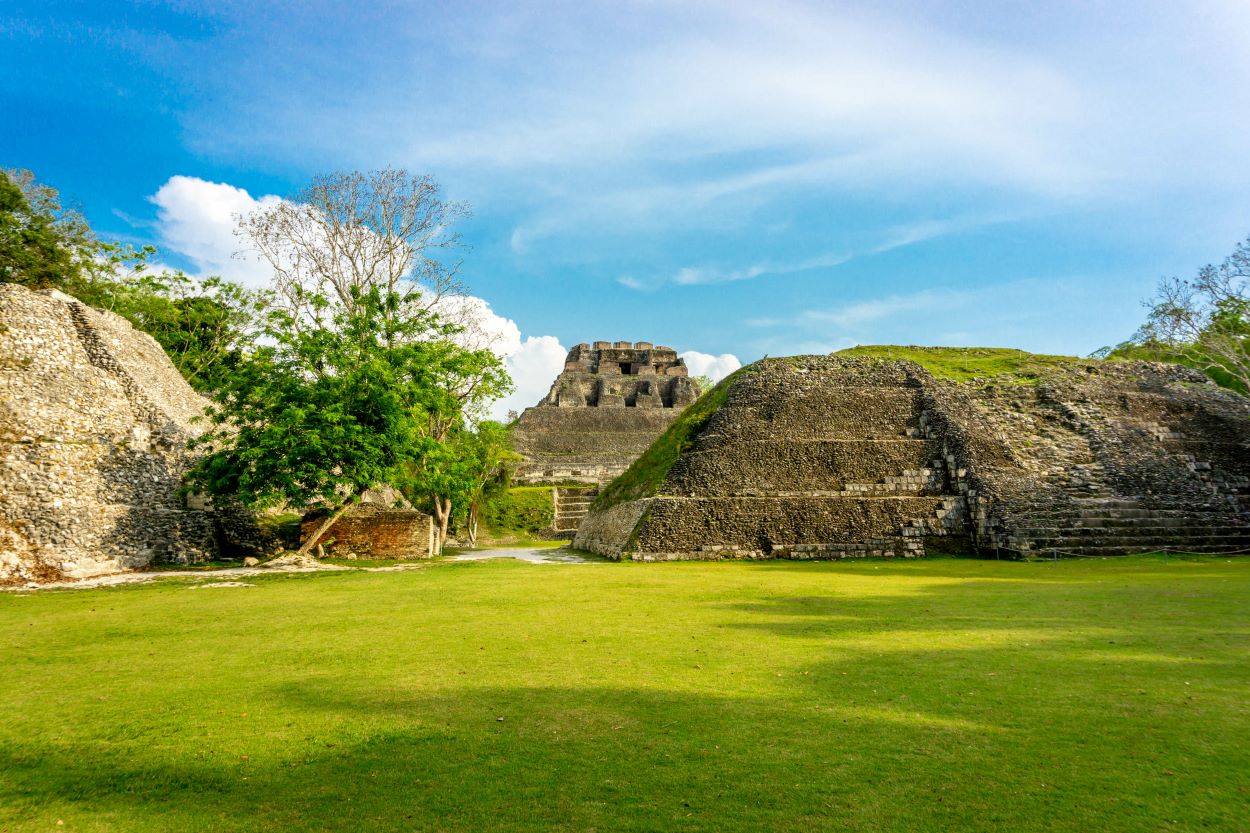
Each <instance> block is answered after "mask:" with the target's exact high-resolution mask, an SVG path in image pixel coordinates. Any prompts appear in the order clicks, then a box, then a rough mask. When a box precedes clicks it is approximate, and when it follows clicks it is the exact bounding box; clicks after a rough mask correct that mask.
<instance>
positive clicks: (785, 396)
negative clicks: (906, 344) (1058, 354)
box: [575, 356, 1250, 560]
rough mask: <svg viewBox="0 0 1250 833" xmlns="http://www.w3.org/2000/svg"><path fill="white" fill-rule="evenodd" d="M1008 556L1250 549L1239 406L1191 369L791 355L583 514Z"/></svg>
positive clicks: (699, 541)
mask: <svg viewBox="0 0 1250 833" xmlns="http://www.w3.org/2000/svg"><path fill="white" fill-rule="evenodd" d="M952 538H954V539H956V540H955V541H949V540H948V542H947V543H946V544H945V545H944V546H945V547H952V548H959V549H963V548H966V547H972V548H975V549H979V550H980V551H982V552H985V553H992V552H998V553H1000V554H1005V555H1006V556H1008V557H1013V556H1036V555H1046V554H1047V553H1051V554H1058V553H1059V552H1060V551H1063V552H1078V553H1083V554H1099V553H1106V554H1110V553H1119V552H1129V551H1140V550H1148V549H1151V548H1155V547H1160V546H1174V547H1183V548H1186V549H1193V550H1202V551H1227V550H1231V549H1235V548H1239V547H1245V546H1250V401H1247V400H1246V399H1245V398H1243V397H1239V396H1237V395H1236V394H1233V393H1230V392H1228V391H1224V390H1221V389H1219V388H1217V387H1216V386H1215V385H1213V384H1211V383H1210V382H1209V381H1208V380H1206V378H1205V377H1203V376H1202V375H1201V374H1198V373H1196V372H1194V371H1190V370H1187V369H1185V368H1181V367H1177V366H1174V365H1161V364H1150V363H1143V362H1124V363H1120V362H1111V363H1105V362H1098V363H1093V362H1091V363H1073V364H1072V365H1071V366H1068V367H1064V368H1060V369H1057V370H1055V371H1054V372H1053V373H1052V374H1050V375H1049V376H1048V377H1047V378H1045V379H1042V380H1040V381H1039V382H1038V383H1036V384H1031V383H1021V382H1019V381H1018V380H1017V381H1011V382H1001V381H1000V382H982V383H977V384H960V383H956V382H951V381H946V380H939V379H935V378H934V377H933V376H932V375H930V374H929V373H928V372H927V371H926V370H924V369H923V368H922V367H920V366H919V365H917V364H914V363H911V362H901V361H885V360H873V359H852V358H840V357H818V356H805V357H797V358H789V359H775V360H766V361H764V362H759V363H757V364H756V365H754V366H752V367H751V368H750V369H749V370H748V371H747V372H744V373H741V374H740V375H739V376H738V377H737V379H736V380H735V382H734V384H733V386H732V387H731V388H730V390H729V392H728V396H727V399H726V402H725V405H724V406H723V407H722V408H721V409H720V410H719V411H718V412H717V413H716V414H715V415H714V416H713V417H712V418H711V419H710V420H709V422H708V423H707V424H706V426H705V427H704V428H703V430H702V431H701V433H700V434H699V436H698V437H697V438H696V440H695V443H694V446H693V447H692V448H691V449H690V450H689V451H688V452H686V453H684V454H683V455H682V456H681V458H680V459H679V460H678V461H677V462H676V463H675V464H674V465H673V466H672V468H671V469H670V471H669V472H668V476H667V479H666V481H665V483H664V485H663V487H662V488H661V490H660V494H659V496H657V497H654V498H647V499H645V500H640V501H634V502H631V503H627V504H620V505H617V506H613V507H609V508H606V509H598V510H592V512H591V513H590V515H589V516H588V517H587V518H586V520H585V521H584V522H583V523H582V524H581V527H580V529H579V532H578V535H577V538H576V541H575V545H576V546H578V547H581V548H584V549H589V550H591V551H594V552H598V553H601V554H604V555H609V556H612V557H623V556H624V557H631V558H634V559H639V560H664V559H684V558H841V557H849V556H859V555H875V556H914V555H921V554H923V553H924V552H925V550H926V546H930V545H933V544H936V543H939V542H941V540H942V539H952Z"/></svg>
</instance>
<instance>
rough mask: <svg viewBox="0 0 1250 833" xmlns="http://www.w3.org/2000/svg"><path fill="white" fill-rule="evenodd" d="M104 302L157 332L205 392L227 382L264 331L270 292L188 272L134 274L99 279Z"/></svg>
mask: <svg viewBox="0 0 1250 833" xmlns="http://www.w3.org/2000/svg"><path fill="white" fill-rule="evenodd" d="M94 296H95V300H96V303H95V304H93V305H94V306H99V307H101V308H104V309H111V310H112V311H114V312H116V313H118V314H119V315H122V316H124V317H125V318H126V319H128V320H129V321H130V322H131V323H132V324H134V325H135V327H137V328H138V329H140V330H143V331H144V332H147V333H149V334H151V335H152V337H153V338H155V339H156V340H157V342H159V343H160V345H161V346H162V347H163V348H165V352H166V354H168V356H169V358H170V360H171V361H172V362H173V364H174V366H175V367H176V368H178V370H179V372H180V373H182V375H183V377H184V378H186V380H187V382H189V383H190V384H191V386H192V387H194V388H195V389H196V390H198V391H200V392H202V393H211V392H212V391H215V390H217V389H219V388H221V387H222V386H223V385H225V384H226V382H227V380H228V376H229V375H230V374H231V373H232V372H233V371H234V369H235V368H236V367H237V366H238V364H239V362H240V361H241V360H242V357H243V354H244V352H245V351H246V350H247V349H248V348H249V346H250V345H251V343H252V340H253V338H254V337H255V335H256V333H257V332H258V329H259V325H260V320H261V317H262V314H263V311H264V309H265V302H266V295H265V293H262V292H257V291H254V290H249V289H247V288H245V287H244V286H243V285H242V284H238V283H235V282H233V281H227V280H223V279H222V278H219V277H208V278H203V279H200V280H197V279H195V278H191V277H188V276H187V275H185V274H183V273H182V272H159V273H151V274H148V273H145V272H142V271H139V272H132V273H131V274H130V275H127V276H126V277H124V278H122V279H118V280H114V281H109V282H107V283H103V282H100V283H97V284H96V292H95V293H94Z"/></svg>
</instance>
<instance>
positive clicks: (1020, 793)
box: [0, 558, 1250, 833]
mask: <svg viewBox="0 0 1250 833" xmlns="http://www.w3.org/2000/svg"><path fill="white" fill-rule="evenodd" d="M248 581H250V582H253V583H254V584H255V586H253V587H232V588H227V587H222V588H203V589H191V588H192V586H193V582H190V581H187V580H166V581H164V582H161V583H157V584H153V585H148V586H139V587H127V588H112V589H98V590H83V591H56V592H41V593H37V594H34V595H26V596H20V595H14V594H3V595H0V633H3V634H4V639H3V640H2V641H0V663H2V664H3V667H4V669H5V671H4V674H3V675H0V709H2V710H3V714H4V715H5V719H4V721H2V722H0V830H4V831H8V833H19V832H20V833H25V831H44V830H57V831H62V830H64V831H126V832H127V833H143V832H144V831H187V830H195V831H248V833H254V832H255V831H282V832H283V833H291V832H292V831H332V832H337V831H352V832H353V833H354V831H360V830H369V831H413V830H430V831H433V830H447V831H551V830H557V831H559V830H565V831H573V830H578V831H581V830H602V831H608V830H611V831H652V830H686V831H709V833H711V832H712V831H715V832H716V833H722V832H723V831H758V830H768V831H811V830H863V831H875V830H889V831H934V830H947V831H1004V830H1010V831H1013V833H1021V832H1022V831H1043V830H1044V831H1080V833H1085V831H1091V830H1097V831H1112V833H1115V832H1116V831H1125V832H1126V833H1127V831H1134V832H1136V831H1142V830H1230V831H1231V830H1244V829H1245V823H1246V819H1247V818H1250V812H1248V811H1250V792H1248V790H1250V746H1248V745H1247V744H1246V743H1245V738H1246V737H1247V735H1248V734H1250V704H1248V702H1247V700H1246V697H1245V693H1246V691H1247V690H1250V624H1248V623H1247V621H1246V617H1245V612H1246V611H1247V610H1250V559H1243V560H1241V561H1237V562H1236V563H1228V562H1226V561H1222V560H1216V559H1203V560H1195V561H1189V562H1178V561H1175V560H1173V561H1172V562H1171V563H1169V564H1167V565H1164V564H1163V563H1162V561H1161V560H1159V559H1144V558H1133V559H1123V560H1118V561H1079V562H1060V563H1058V564H1020V563H1008V562H993V561H988V562H987V561H971V560H957V559H941V560H938V559H935V560H928V561H921V562H899V563H891V562H881V561H864V562H858V563H839V564H812V563H807V564H802V563H784V562H779V563H762V564H744V563H712V564H707V563H680V564H652V565H636V564H592V565H561V566H555V565H538V566H536V565H525V564H518V563H515V562H501V561H495V562H480V563H470V564H441V565H436V566H432V567H430V568H428V569H424V570H415V571H406V572H397V573H363V572H350V573H326V574H313V575H300V576H269V577H261V578H255V579H251V578H249V579H248Z"/></svg>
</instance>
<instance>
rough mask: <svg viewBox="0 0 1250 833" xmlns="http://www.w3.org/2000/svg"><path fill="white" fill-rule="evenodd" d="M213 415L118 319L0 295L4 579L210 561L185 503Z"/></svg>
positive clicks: (62, 302)
mask: <svg viewBox="0 0 1250 833" xmlns="http://www.w3.org/2000/svg"><path fill="white" fill-rule="evenodd" d="M206 404H207V403H206V401H205V400H204V399H203V398H201V397H200V396H199V395H197V394H196V393H195V392H194V391H193V390H191V388H190V386H189V385H187V383H186V381H185V380H183V378H182V376H181V375H179V373H178V371H177V370H176V369H175V368H174V366H173V364H172V363H171V362H170V360H169V358H168V357H167V356H166V355H165V352H164V351H163V350H162V349H161V347H160V345H159V344H157V343H156V341H155V340H154V339H153V338H152V337H151V336H149V335H147V334H146V333H141V332H139V331H137V330H135V329H134V328H133V327H131V325H130V323H129V322H127V321H126V320H125V319H123V318H121V317H120V316H118V315H114V314H113V313H110V312H105V311H102V310H97V309H92V308H91V307H88V306H86V305H84V304H82V303H79V302H78V301H76V300H74V299H73V298H70V297H69V296H67V295H62V294H61V293H58V292H55V291H42V292H33V291H31V290H29V289H26V288H24V287H21V286H17V285H14V284H0V580H27V579H37V580H48V579H53V578H60V577H69V578H82V577H87V576H92V575H99V574H103V573H109V572H117V571H119V570H124V569H133V568H136V567H143V566H146V565H148V564H149V563H151V562H153V561H156V560H163V561H168V562H178V563H190V562H195V561H199V560H203V559H206V558H209V557H211V556H212V555H213V554H214V553H215V552H216V544H215V535H216V531H215V529H214V518H213V515H214V513H211V512H207V511H204V510H203V509H193V508H188V507H187V506H186V505H185V502H184V500H183V499H182V498H181V497H180V496H179V494H178V490H179V488H180V486H181V485H182V475H183V472H185V471H186V469H187V467H188V466H189V464H190V461H189V459H188V457H187V452H186V444H187V440H188V439H190V438H191V437H193V436H195V435H196V434H197V433H198V430H199V429H198V428H197V427H196V426H195V425H194V424H193V423H192V419H193V418H194V417H196V416H198V415H200V414H201V413H202V412H203V410H204V407H205V405H206Z"/></svg>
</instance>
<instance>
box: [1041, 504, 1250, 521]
mask: <svg viewBox="0 0 1250 833" xmlns="http://www.w3.org/2000/svg"><path fill="white" fill-rule="evenodd" d="M1226 506H1227V507H1228V508H1226ZM1017 517H1019V518H1021V519H1023V520H1039V521H1041V520H1052V521H1057V522H1067V523H1072V522H1075V521H1081V520H1103V521H1115V520H1127V521H1133V520H1141V519H1143V518H1145V519H1149V518H1204V517H1213V518H1218V517H1236V516H1235V514H1234V513H1233V512H1232V510H1231V504H1226V505H1218V506H1211V507H1209V508H1206V509H1200V508H1196V507H1195V508H1191V509H1141V508H1139V509H1111V510H1107V511H1104V512H1098V511H1094V510H1089V509H1087V510H1078V511H1076V512H1073V511H1064V510H1062V509H1052V510H1037V511H1031V512H1027V513H1023V512H1022V513H1019V514H1018V515H1017ZM1246 520H1247V521H1250V518H1247V519H1246Z"/></svg>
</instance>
